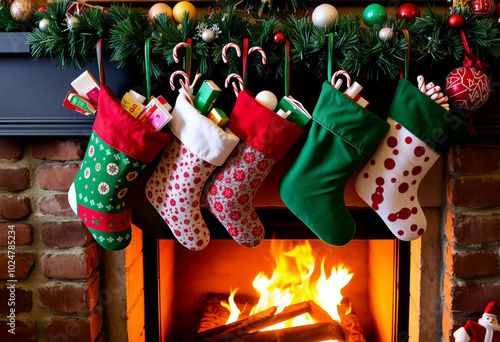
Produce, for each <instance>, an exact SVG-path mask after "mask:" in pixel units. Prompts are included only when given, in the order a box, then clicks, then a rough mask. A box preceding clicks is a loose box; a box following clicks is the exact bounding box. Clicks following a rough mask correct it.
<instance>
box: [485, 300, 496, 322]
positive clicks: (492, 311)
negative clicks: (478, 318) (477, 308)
mask: <svg viewBox="0 0 500 342" xmlns="http://www.w3.org/2000/svg"><path fill="white" fill-rule="evenodd" d="M499 309H500V303H498V302H495V301H492V302H489V303H488V305H487V306H486V309H484V313H483V317H484V316H486V315H491V316H495V318H497V312H498V310H499Z"/></svg>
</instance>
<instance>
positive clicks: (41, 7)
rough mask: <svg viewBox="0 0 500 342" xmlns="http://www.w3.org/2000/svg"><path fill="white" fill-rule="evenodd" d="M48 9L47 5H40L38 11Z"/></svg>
mask: <svg viewBox="0 0 500 342" xmlns="http://www.w3.org/2000/svg"><path fill="white" fill-rule="evenodd" d="M46 10H47V7H45V6H40V7H38V12H45V11H46Z"/></svg>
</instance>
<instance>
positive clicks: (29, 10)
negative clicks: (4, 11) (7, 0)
mask: <svg viewBox="0 0 500 342" xmlns="http://www.w3.org/2000/svg"><path fill="white" fill-rule="evenodd" d="M34 12H35V4H34V2H33V0H14V1H12V3H11V4H10V14H11V15H12V18H14V19H16V20H29V19H31V17H32V16H33V13H34Z"/></svg>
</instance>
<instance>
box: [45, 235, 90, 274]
mask: <svg viewBox="0 0 500 342" xmlns="http://www.w3.org/2000/svg"><path fill="white" fill-rule="evenodd" d="M97 263H98V255H97V245H96V244H95V243H93V244H91V245H90V246H89V247H88V248H86V249H85V250H81V251H80V252H75V253H73V254H67V253H64V254H62V253H48V254H45V255H44V256H43V257H42V272H43V274H45V276H47V277H48V278H58V279H86V278H88V277H89V276H90V274H91V273H92V271H93V270H94V269H95V268H96V267H97Z"/></svg>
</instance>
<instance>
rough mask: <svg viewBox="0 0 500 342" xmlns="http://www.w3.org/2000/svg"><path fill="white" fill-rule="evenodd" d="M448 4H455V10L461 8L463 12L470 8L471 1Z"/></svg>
mask: <svg viewBox="0 0 500 342" xmlns="http://www.w3.org/2000/svg"><path fill="white" fill-rule="evenodd" d="M448 2H452V3H453V5H452V7H453V8H460V9H461V10H464V9H466V8H469V7H470V0H448Z"/></svg>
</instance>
